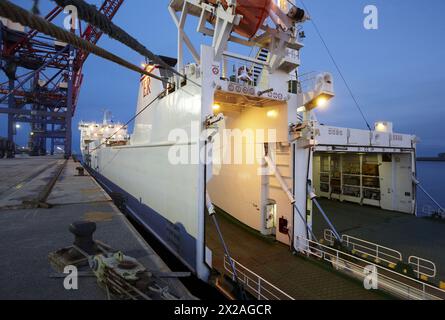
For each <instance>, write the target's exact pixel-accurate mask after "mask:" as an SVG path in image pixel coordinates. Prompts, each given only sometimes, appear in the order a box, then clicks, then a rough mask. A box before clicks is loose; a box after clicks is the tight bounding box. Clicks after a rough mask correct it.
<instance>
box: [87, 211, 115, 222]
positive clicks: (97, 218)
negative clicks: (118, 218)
mask: <svg viewBox="0 0 445 320" xmlns="http://www.w3.org/2000/svg"><path fill="white" fill-rule="evenodd" d="M83 218H84V220H86V221H91V222H106V221H112V220H113V214H112V213H110V212H99V211H97V212H96V211H92V212H87V213H85V215H84V216H83Z"/></svg>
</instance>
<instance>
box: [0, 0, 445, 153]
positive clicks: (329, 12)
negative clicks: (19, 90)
mask: <svg viewBox="0 0 445 320" xmlns="http://www.w3.org/2000/svg"><path fill="white" fill-rule="evenodd" d="M13 2H14V3H17V4H19V5H21V6H23V7H27V8H29V7H30V6H31V1H30V0H16V1H13ZM40 2H41V9H42V11H43V12H44V13H46V12H47V10H48V9H49V8H50V6H52V3H51V2H50V1H45V0H42V1H40ZM89 2H90V3H100V1H99V0H96V1H89ZM168 3H169V0H156V1H155V0H150V1H146V0H126V2H125V3H124V5H123V7H122V8H121V10H120V11H119V13H118V14H117V16H116V18H115V20H114V22H115V23H116V24H118V25H120V26H121V27H123V28H124V29H126V30H127V31H128V32H129V33H130V34H132V35H133V36H135V37H136V38H137V39H139V40H140V41H141V42H142V43H143V44H145V45H146V46H147V47H148V48H149V49H151V50H152V51H154V52H156V53H158V54H163V55H169V56H176V28H175V26H174V24H173V22H172V20H171V18H170V15H169V13H168V11H167V5H168ZM305 3H306V6H307V7H308V9H309V10H310V12H311V14H312V16H313V18H314V20H315V22H316V23H317V25H318V27H319V29H320V30H321V32H322V34H323V36H324V38H325V40H326V42H327V44H328V46H329V48H330V50H331V51H332V53H333V55H334V56H335V58H336V60H337V63H338V64H339V65H340V68H341V69H342V72H343V74H344V75H345V77H346V79H347V80H348V82H349V84H350V86H351V88H352V90H353V92H354V94H355V95H356V96H357V98H358V100H359V103H360V104H361V106H362V108H363V111H364V113H365V115H366V117H367V119H368V121H369V122H370V123H371V125H372V124H373V123H374V122H375V121H378V120H389V121H393V122H394V128H395V130H396V131H397V132H403V133H413V134H416V135H418V136H419V137H420V139H421V143H420V145H419V154H424V155H428V154H431V155H434V154H437V153H439V152H445V133H444V132H445V131H444V130H443V128H442V127H443V121H444V118H445V117H444V115H445V105H444V100H445V99H444V98H443V96H442V94H441V93H442V92H443V91H444V89H443V87H445V63H444V62H443V59H444V57H445V43H444V41H443V39H444V36H443V33H444V32H445V19H443V13H444V12H445V1H443V0H425V1H414V0H374V1H371V0H339V1H332V0H306V1H305ZM368 4H373V5H376V6H377V7H378V9H379V30H373V31H369V30H366V29H365V28H364V27H363V19H364V17H365V15H364V14H363V9H364V7H365V6H366V5H368ZM189 25H190V34H192V35H193V37H192V38H193V41H195V43H198V42H199V41H201V40H202V37H201V35H198V34H196V33H194V32H193V31H192V30H193V28H194V27H195V25H196V22H195V21H193V22H192V21H190V22H189ZM304 29H305V32H306V35H307V38H306V39H305V46H306V47H305V48H304V49H303V51H302V58H303V61H302V62H303V66H302V70H301V72H309V71H330V72H332V73H333V74H334V77H335V79H336V93H337V96H336V98H335V99H334V100H333V101H332V103H331V104H330V107H329V108H328V109H326V110H324V111H321V112H319V113H318V117H319V120H320V121H321V122H323V123H326V124H331V125H338V126H348V127H356V128H365V124H364V121H363V120H362V118H361V116H360V114H359V112H358V111H357V109H356V107H355V105H354V103H353V101H352V99H351V97H350V96H349V94H348V92H347V90H346V87H345V86H344V84H343V82H342V81H341V79H340V77H339V75H338V74H337V72H336V70H335V68H334V66H333V64H332V62H331V60H330V59H329V56H328V55H327V53H326V50H325V49H324V47H323V46H322V43H321V42H320V40H319V38H318V36H317V35H316V33H315V31H314V28H313V26H312V25H311V23H310V22H307V23H306V24H305V26H304ZM99 45H100V46H103V47H104V48H106V49H108V50H110V51H112V52H114V53H116V54H118V55H120V56H122V57H124V58H126V59H128V60H129V61H131V62H133V63H136V64H139V63H141V62H142V61H143V58H142V57H141V56H139V55H138V54H136V53H134V52H132V51H130V50H129V49H127V48H126V47H124V46H122V45H120V44H118V43H116V42H115V41H113V40H110V39H108V37H106V36H105V37H104V38H103V39H102V40H101V41H100V43H99ZM84 72H85V80H84V84H83V88H82V92H81V96H80V101H79V105H78V112H77V114H76V118H75V120H74V123H75V128H76V127H77V123H78V122H79V121H80V120H100V119H101V118H102V112H103V110H104V109H109V110H111V111H112V112H113V115H114V119H115V120H116V121H119V120H120V121H126V120H127V119H129V118H130V117H131V116H132V115H133V114H134V111H135V104H136V98H137V91H138V81H139V75H137V74H135V73H133V72H131V71H127V70H125V69H123V68H121V67H119V66H116V65H114V64H112V63H110V62H107V61H104V60H102V59H100V58H96V57H94V56H90V58H89V59H88V61H87V63H86V65H85V69H84ZM1 79H2V80H3V79H4V75H2V76H1ZM0 118H1V119H0V135H5V134H6V128H5V127H6V122H5V117H4V116H0ZM25 131H26V130H25ZM74 132H75V133H74V143H75V146H74V147H75V148H76V149H77V148H78V133H77V130H74ZM22 136H24V134H22V135H21V136H19V137H18V142H20V143H23V142H24V141H26V139H25V138H24V137H22Z"/></svg>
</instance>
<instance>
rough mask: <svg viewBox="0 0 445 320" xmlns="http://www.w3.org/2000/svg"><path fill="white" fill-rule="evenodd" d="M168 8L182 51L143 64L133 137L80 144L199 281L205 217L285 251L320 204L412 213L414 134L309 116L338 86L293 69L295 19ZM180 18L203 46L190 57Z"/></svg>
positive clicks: (214, 7)
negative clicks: (222, 216)
mask: <svg viewBox="0 0 445 320" xmlns="http://www.w3.org/2000/svg"><path fill="white" fill-rule="evenodd" d="M168 10H169V11H170V13H171V16H172V19H173V22H174V23H175V24H176V26H177V28H178V40H179V41H178V55H177V58H175V59H172V58H163V59H164V63H163V64H158V63H155V62H154V61H147V62H146V65H145V66H144V68H145V69H146V70H147V71H149V72H151V73H152V74H153V75H155V76H157V79H155V78H152V77H148V76H146V75H143V76H141V79H140V86H139V96H138V102H137V107H136V110H135V113H136V115H137V117H136V120H135V125H134V131H133V132H132V133H129V132H128V128H127V127H126V126H125V125H123V124H114V123H112V122H111V121H109V119H108V120H107V119H105V121H104V122H103V123H101V124H100V123H99V124H98V123H94V122H83V123H81V124H80V127H79V129H80V131H81V146H82V154H83V159H84V161H85V164H86V165H87V166H88V167H89V168H90V170H91V172H92V173H93V174H94V176H95V177H96V178H97V180H98V181H99V182H100V183H101V184H102V185H104V186H105V188H106V189H107V190H108V191H110V192H113V193H115V194H116V193H117V194H120V195H122V198H123V199H125V206H126V208H127V209H128V211H129V212H130V213H131V215H132V216H133V218H134V219H136V220H137V221H138V222H140V223H141V224H142V225H143V226H144V227H145V228H146V229H147V230H148V231H149V232H151V233H152V234H153V235H155V236H156V237H157V238H158V240H159V241H160V242H161V243H162V244H163V245H164V246H165V247H166V248H167V249H168V250H170V251H171V252H172V253H173V254H174V255H175V256H176V257H177V258H178V259H179V260H180V261H181V262H183V263H184V264H185V265H186V266H187V267H188V268H189V269H190V270H191V271H193V272H194V273H195V274H196V275H197V276H198V277H199V278H200V279H202V280H203V281H209V276H210V274H211V272H212V268H213V267H212V264H213V260H214V259H215V256H214V254H213V253H212V249H211V248H210V247H209V245H208V244H207V243H206V232H207V231H208V230H206V228H207V227H206V219H207V218H206V217H208V216H209V214H210V215H212V213H213V212H214V210H215V207H216V208H218V209H219V210H222V211H224V212H226V213H227V214H229V215H230V216H232V217H233V218H235V219H236V220H238V221H239V222H241V223H242V224H244V225H246V226H248V227H249V228H251V229H254V230H256V231H257V232H258V233H260V234H261V235H264V236H265V237H269V238H273V239H275V240H276V241H278V242H281V243H284V244H286V245H288V246H290V247H291V248H292V250H293V251H295V252H305V251H306V250H307V243H308V241H309V240H308V239H311V238H312V234H311V230H312V224H313V217H312V215H313V207H314V205H318V203H317V202H316V201H317V200H316V199H317V197H326V198H332V199H339V200H341V201H351V202H356V203H360V204H367V205H372V206H376V207H380V208H384V209H388V210H392V211H400V212H405V213H407V214H412V215H414V214H416V188H415V184H414V183H413V177H415V175H416V165H415V159H416V143H417V139H416V137H415V136H413V135H409V134H399V133H395V132H393V128H392V123H390V122H384V121H381V122H378V123H376V125H375V128H374V130H358V129H350V128H338V127H333V126H329V125H323V124H321V123H320V122H319V121H318V120H317V117H316V114H315V113H314V110H316V109H317V108H325V107H326V105H327V104H328V103H329V100H331V99H333V98H334V97H335V91H334V80H333V77H332V75H331V74H330V73H328V72H321V73H315V74H309V75H300V73H299V70H300V66H301V59H300V51H301V50H302V49H303V47H304V46H303V43H302V39H301V38H302V36H303V33H302V32H301V27H302V24H303V23H304V22H305V21H306V20H308V19H309V17H308V15H307V13H306V12H305V11H304V10H303V9H301V8H299V7H297V6H296V5H293V4H291V2H289V1H278V2H276V1H272V0H262V1H253V0H243V1H242V0H238V1H234V0H225V1H198V0H172V1H171V2H170V4H169V7H168ZM187 22H189V23H192V22H193V23H195V26H197V27H196V29H197V32H198V33H200V34H204V35H206V36H208V37H210V39H212V43H211V44H204V43H203V44H201V45H200V46H199V47H196V46H195V44H193V43H192V41H191V40H190V37H189V35H188V33H187V32H188V31H187V30H189V29H188V28H187V29H186V24H187ZM186 50H187V51H188V53H189V54H190V56H191V57H192V59H193V61H192V62H189V63H187V62H186V61H185V56H186V55H185V51H186ZM249 51H250V52H252V53H253V54H250V55H246V53H245V52H249ZM172 68H175V69H174V70H173V69H172ZM174 71H175V72H174ZM178 74H181V76H178ZM326 220H327V221H329V219H328V217H326Z"/></svg>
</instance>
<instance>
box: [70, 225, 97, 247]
mask: <svg viewBox="0 0 445 320" xmlns="http://www.w3.org/2000/svg"><path fill="white" fill-rule="evenodd" d="M69 230H70V232H71V233H72V234H73V235H74V245H75V246H77V247H79V248H80V249H82V250H83V251H85V252H86V253H88V254H89V255H94V254H96V252H97V246H96V243H95V242H94V240H93V234H94V232H95V231H96V224H95V223H94V222H89V221H78V222H73V223H72V224H71V225H70V227H69Z"/></svg>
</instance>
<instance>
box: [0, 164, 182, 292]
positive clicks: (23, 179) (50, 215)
mask: <svg viewBox="0 0 445 320" xmlns="http://www.w3.org/2000/svg"><path fill="white" fill-rule="evenodd" d="M60 166H63V171H59V173H60V175H58V179H57V181H56V183H55V185H54V186H53V187H52V188H48V184H49V183H50V181H51V180H52V179H53V178H54V175H55V174H57V171H58V170H59V169H58V168H60ZM78 166H79V164H78V163H75V162H74V161H72V160H70V161H68V162H67V163H65V161H64V160H62V159H60V158H57V157H41V158H18V159H11V160H0V172H1V173H2V174H1V175H0V243H1V245H0V257H1V259H0V269H1V270H2V271H1V272H0V299H2V300H16V299H25V300H26V299H32V300H34V299H38V300H104V299H106V298H107V296H106V293H105V291H103V290H102V289H100V288H99V286H98V285H97V283H96V279H95V278H94V277H93V278H91V277H79V290H71V291H67V290H65V289H64V286H63V280H64V279H63V278H60V277H58V276H55V271H54V270H53V269H52V268H51V267H50V264H49V261H48V254H49V253H51V252H54V251H56V250H59V249H61V248H64V247H68V246H70V245H72V243H73V235H72V234H71V233H69V231H68V227H69V225H70V224H71V223H72V222H75V221H85V220H87V221H94V222H96V224H97V231H96V233H95V239H97V240H100V241H102V242H103V243H106V244H107V245H109V246H111V247H112V248H114V249H116V250H121V251H123V252H124V253H125V254H126V255H129V256H132V257H134V258H136V259H138V260H139V261H140V262H141V263H142V264H143V265H144V266H145V267H146V268H147V269H148V270H157V271H160V272H169V271H170V270H169V268H168V267H167V265H166V264H165V263H164V262H163V261H162V260H161V259H160V258H159V257H158V255H157V254H156V253H155V251H154V250H153V249H152V248H151V247H150V246H149V245H148V244H147V243H146V242H145V241H144V239H143V238H142V237H141V236H140V235H139V234H138V233H137V231H136V230H135V229H134V228H133V226H132V225H131V224H130V223H129V222H127V220H126V218H125V217H124V216H123V215H122V214H121V213H120V212H119V211H118V209H117V208H116V207H115V206H114V204H113V202H112V201H111V199H110V198H109V197H108V195H107V194H106V193H105V192H104V191H103V190H102V188H101V187H100V186H99V185H98V184H97V183H96V182H95V180H93V179H92V178H91V177H90V176H88V175H87V176H83V177H79V176H76V167H78ZM45 190H48V191H50V194H49V197H48V198H47V202H48V203H50V204H52V205H53V207H52V208H50V209H28V208H26V207H24V206H23V200H31V199H33V198H35V197H36V196H37V195H39V194H41V193H42V191H45ZM169 281H174V280H169ZM171 285H172V286H174V287H175V289H176V290H178V291H177V292H180V293H182V294H183V296H184V297H191V296H190V294H189V292H188V290H187V289H186V288H185V287H184V286H183V285H182V283H180V282H179V281H175V282H174V283H173V282H171Z"/></svg>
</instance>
